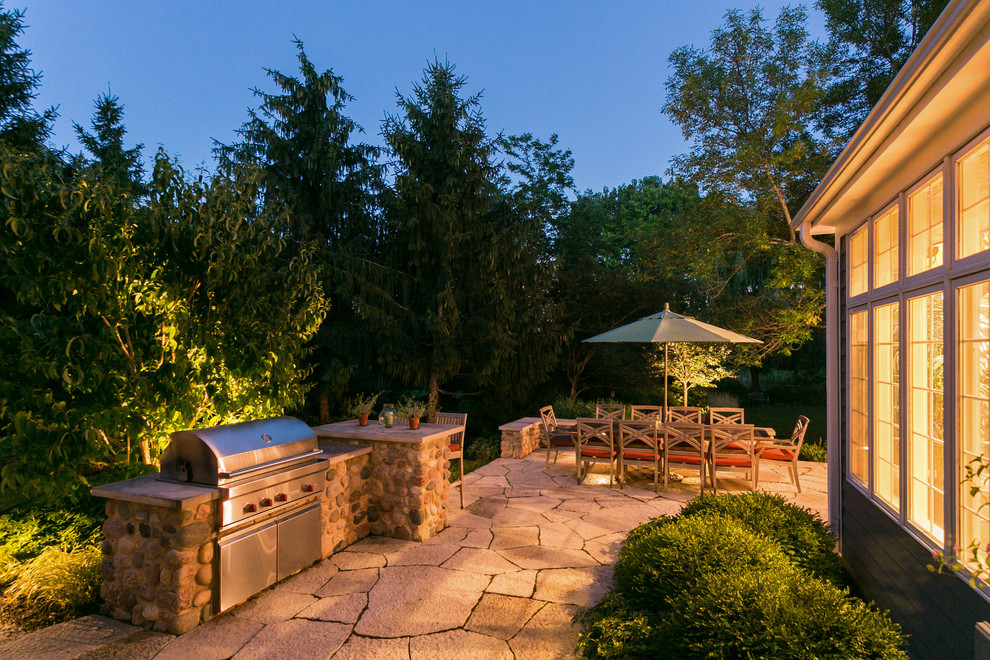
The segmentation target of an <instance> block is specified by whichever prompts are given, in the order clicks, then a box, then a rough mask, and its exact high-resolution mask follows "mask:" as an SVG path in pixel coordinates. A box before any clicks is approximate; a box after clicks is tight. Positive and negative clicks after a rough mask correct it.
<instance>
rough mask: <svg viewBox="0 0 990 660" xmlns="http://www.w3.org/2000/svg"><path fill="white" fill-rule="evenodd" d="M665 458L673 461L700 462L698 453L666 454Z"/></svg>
mask: <svg viewBox="0 0 990 660" xmlns="http://www.w3.org/2000/svg"><path fill="white" fill-rule="evenodd" d="M667 460H668V461H672V462H674V463H691V464H693V465H700V464H701V456H699V455H698V454H674V453H671V454H667Z"/></svg>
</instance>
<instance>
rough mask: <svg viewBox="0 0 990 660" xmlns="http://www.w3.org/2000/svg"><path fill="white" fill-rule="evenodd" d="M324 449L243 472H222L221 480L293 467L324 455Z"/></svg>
mask: <svg viewBox="0 0 990 660" xmlns="http://www.w3.org/2000/svg"><path fill="white" fill-rule="evenodd" d="M322 453H323V450H322V449H314V450H312V451H310V452H309V453H306V454H299V455H297V456H289V457H288V458H280V459H278V460H277V461H270V462H268V463H262V464H261V465H252V466H251V467H247V468H244V469H242V470H234V471H233V472H221V473H220V475H219V476H220V478H221V479H240V478H241V477H246V476H248V475H251V474H254V473H255V472H263V471H265V470H270V469H272V468H274V467H284V466H288V465H292V464H293V463H301V462H304V461H309V460H312V459H313V457H314V456H317V455H319V454H322Z"/></svg>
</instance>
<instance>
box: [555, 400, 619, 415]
mask: <svg viewBox="0 0 990 660" xmlns="http://www.w3.org/2000/svg"><path fill="white" fill-rule="evenodd" d="M595 403H596V402H594V401H581V400H580V399H578V400H576V401H571V399H570V398H569V397H566V396H562V397H559V398H558V399H557V400H556V401H554V402H553V414H554V415H556V417H557V418H558V419H576V418H578V417H594V416H595ZM598 403H604V402H602V401H599V402H598ZM609 403H616V402H609Z"/></svg>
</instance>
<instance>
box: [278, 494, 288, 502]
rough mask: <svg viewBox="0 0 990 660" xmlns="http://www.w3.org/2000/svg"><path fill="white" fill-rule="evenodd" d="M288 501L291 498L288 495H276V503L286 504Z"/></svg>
mask: <svg viewBox="0 0 990 660" xmlns="http://www.w3.org/2000/svg"><path fill="white" fill-rule="evenodd" d="M288 499H289V496H288V495H286V494H285V493H278V494H277V495H275V501H276V502H286V501H288Z"/></svg>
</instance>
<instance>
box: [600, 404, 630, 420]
mask: <svg viewBox="0 0 990 660" xmlns="http://www.w3.org/2000/svg"><path fill="white" fill-rule="evenodd" d="M595 417H596V418H597V419H625V418H626V406H625V404H622V403H597V404H595Z"/></svg>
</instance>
